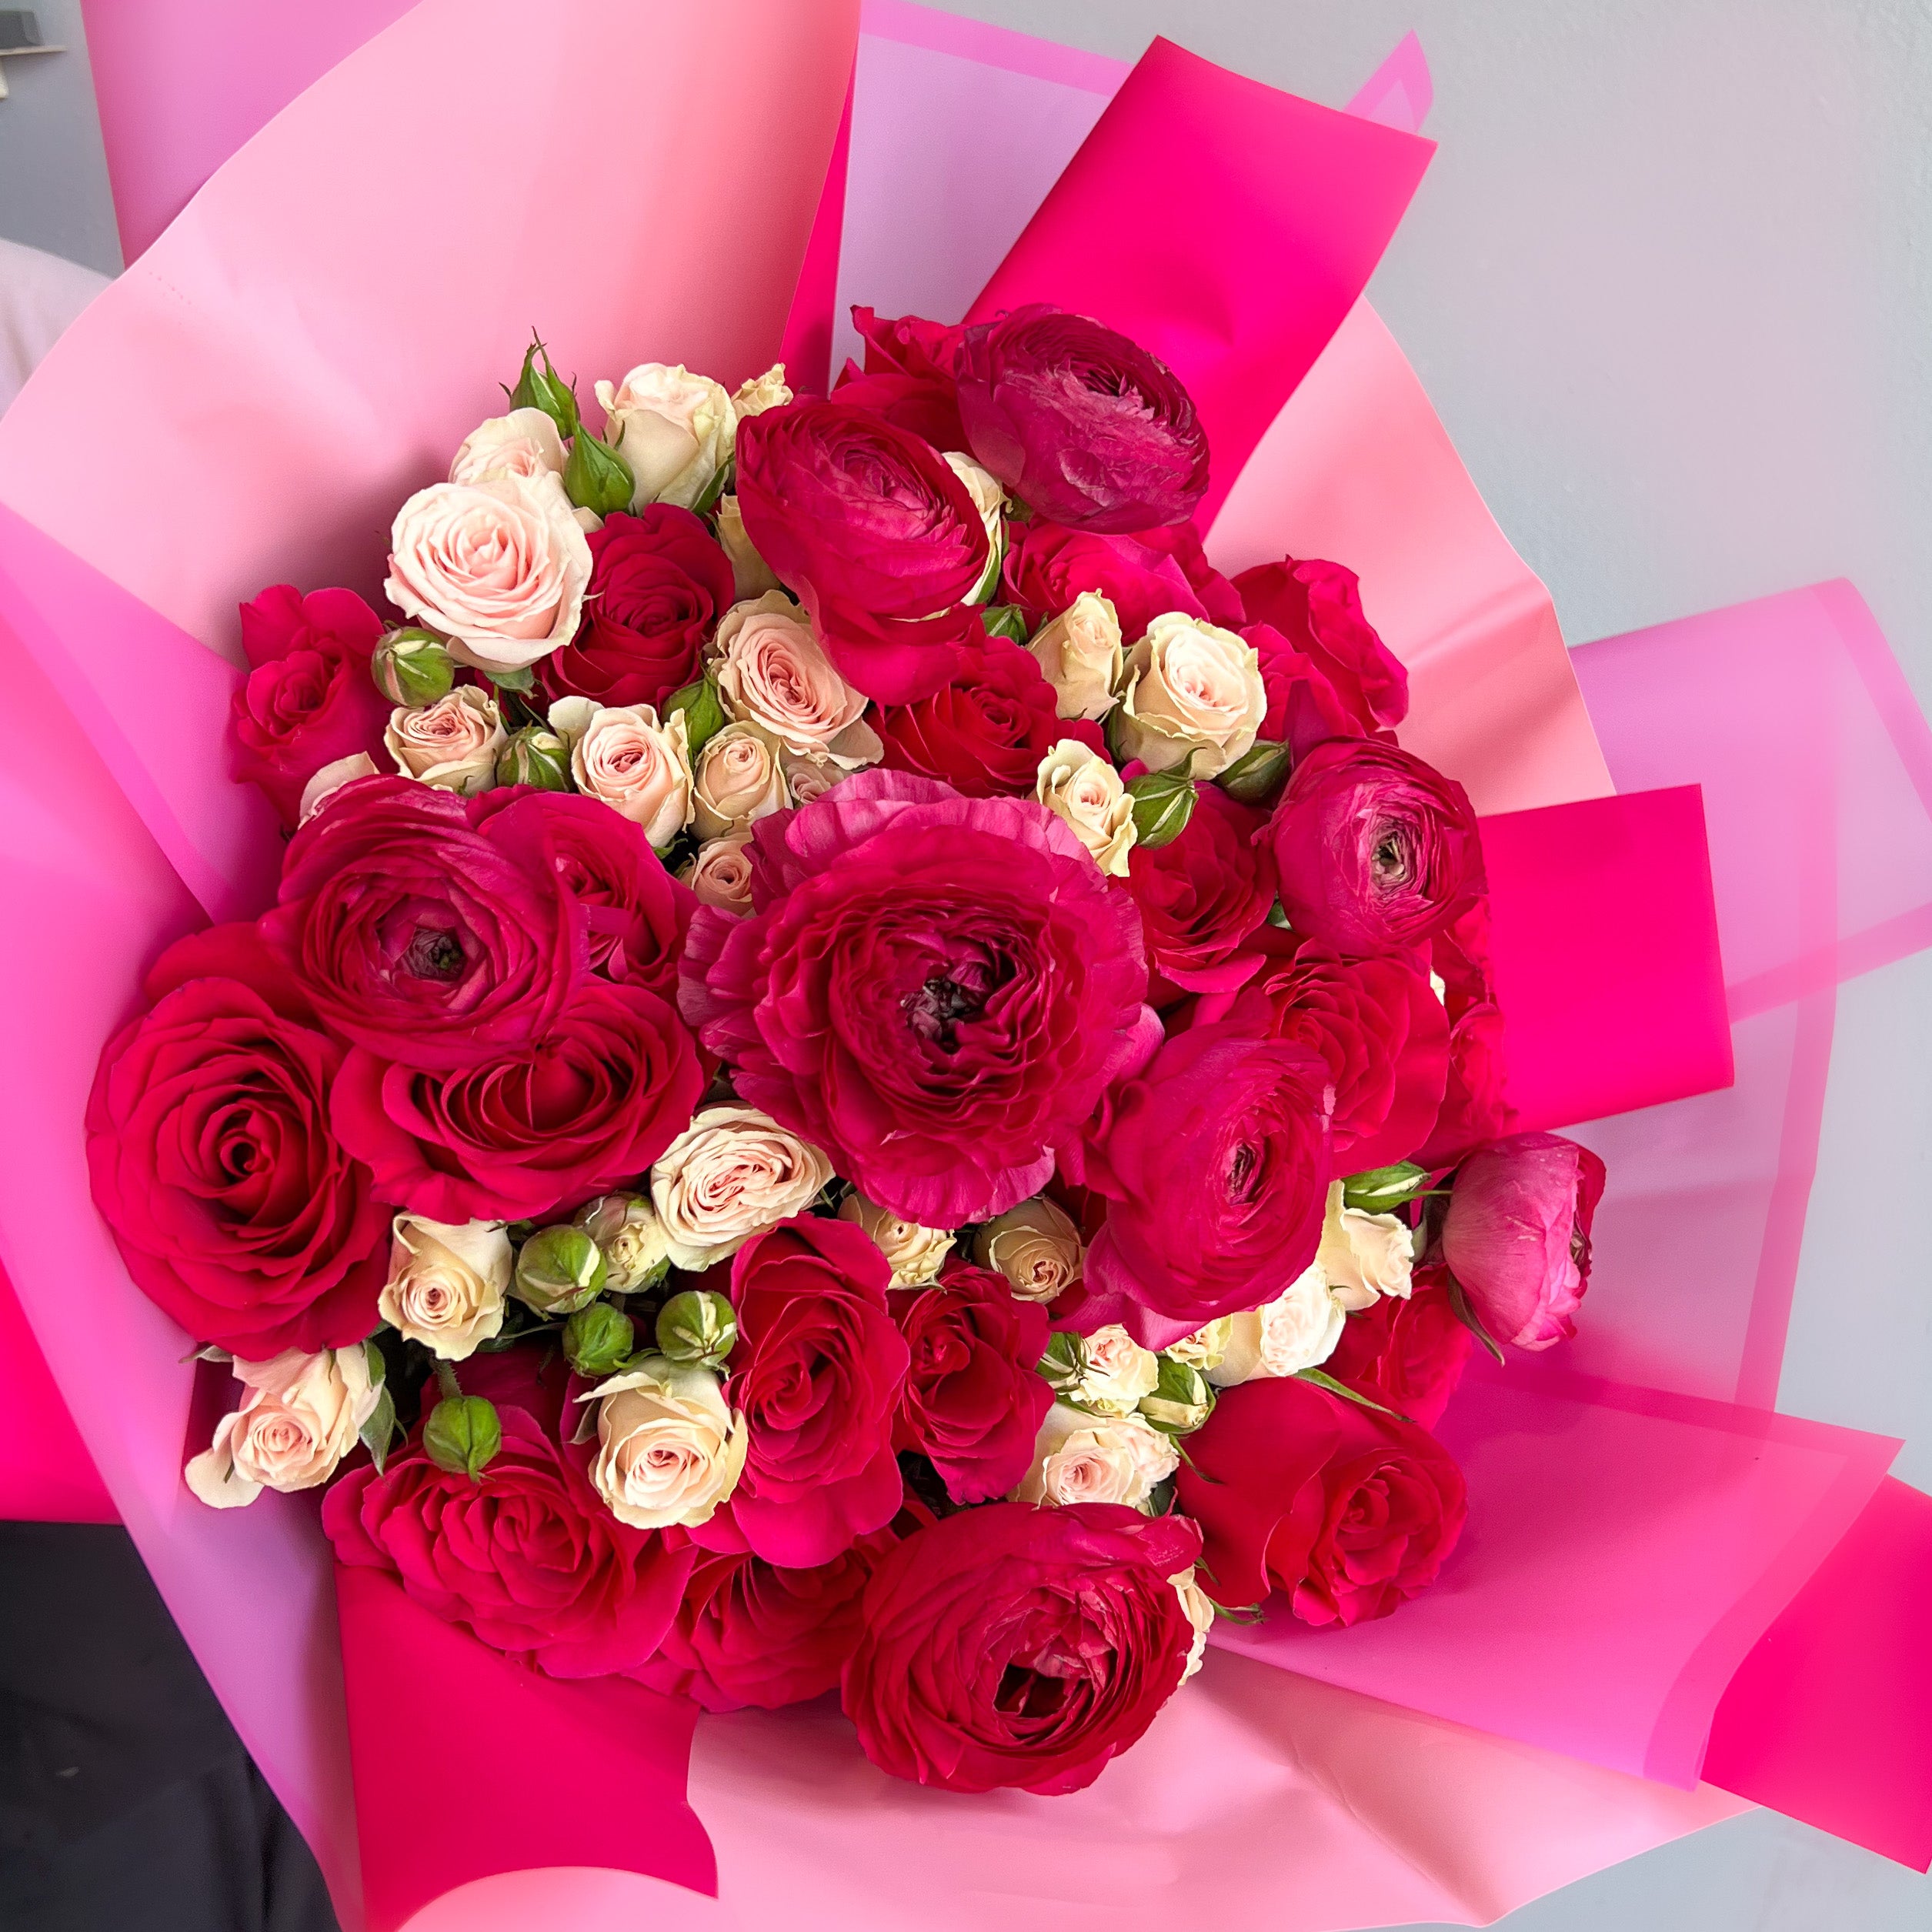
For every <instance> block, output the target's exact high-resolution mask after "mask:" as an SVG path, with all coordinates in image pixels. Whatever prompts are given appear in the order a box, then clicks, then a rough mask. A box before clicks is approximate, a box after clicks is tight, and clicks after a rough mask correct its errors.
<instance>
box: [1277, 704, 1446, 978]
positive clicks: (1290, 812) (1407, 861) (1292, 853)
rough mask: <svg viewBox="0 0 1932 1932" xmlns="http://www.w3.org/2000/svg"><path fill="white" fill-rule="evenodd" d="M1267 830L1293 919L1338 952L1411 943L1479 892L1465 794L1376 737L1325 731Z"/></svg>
mask: <svg viewBox="0 0 1932 1932" xmlns="http://www.w3.org/2000/svg"><path fill="white" fill-rule="evenodd" d="M1267 836H1268V839H1269V840H1270V843H1271V844H1272V846H1273V849H1274V856H1275V870H1276V876H1277V877H1278V879H1279V881H1280V889H1281V905H1282V909H1283V911H1284V912H1285V913H1286V914H1287V915H1288V923H1289V924H1290V926H1292V927H1293V929H1295V931H1296V932H1297V933H1306V934H1308V935H1310V936H1311V937H1313V938H1315V939H1326V941H1327V942H1328V943H1329V944H1330V945H1331V946H1334V947H1335V948H1336V949H1337V950H1338V951H1340V952H1342V953H1351V954H1353V953H1387V952H1393V951H1394V950H1396V949H1398V948H1400V947H1403V946H1413V945H1415V944H1416V943H1417V942H1419V941H1420V940H1423V939H1427V938H1428V937H1429V936H1430V934H1431V933H1434V932H1436V931H1437V930H1438V929H1440V928H1441V927H1443V926H1446V925H1448V924H1449V923H1450V921H1451V920H1452V919H1455V918H1456V917H1457V916H1458V915H1459V914H1460V913H1462V912H1463V911H1464V910H1465V909H1467V908H1468V907H1469V906H1471V905H1473V903H1475V902H1476V900H1477V899H1479V898H1480V896H1481V895H1482V893H1483V846H1482V842H1481V840H1480V838H1479V837H1478V836H1477V830H1476V815H1475V813H1473V812H1472V811H1471V810H1470V803H1469V798H1468V795H1467V793H1466V792H1464V791H1463V788H1462V787H1461V786H1460V785H1458V784H1457V783H1456V782H1455V781H1454V780H1453V779H1447V778H1444V777H1443V775H1442V773H1441V772H1438V771H1436V769H1434V768H1433V766H1428V765H1425V764H1424V763H1423V761H1422V760H1421V759H1420V758H1416V757H1413V756H1411V755H1410V753H1409V752H1405V751H1400V750H1398V749H1396V746H1393V745H1388V744H1383V743H1380V742H1378V741H1376V740H1374V739H1330V741H1329V742H1327V743H1326V744H1323V745H1317V746H1316V747H1315V748H1314V749H1313V750H1312V751H1310V752H1309V753H1308V754H1307V755H1306V756H1305V757H1304V758H1303V759H1301V761H1300V762H1299V763H1298V764H1297V765H1296V767H1295V769H1294V774H1293V776H1292V777H1291V778H1290V779H1289V781H1288V787H1287V789H1286V791H1284V792H1283V793H1282V795H1281V800H1280V803H1279V804H1278V805H1276V807H1275V813H1274V818H1273V822H1272V823H1270V826H1269V828H1268V833H1267Z"/></svg>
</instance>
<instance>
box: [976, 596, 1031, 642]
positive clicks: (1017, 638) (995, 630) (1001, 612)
mask: <svg viewBox="0 0 1932 1932" xmlns="http://www.w3.org/2000/svg"><path fill="white" fill-rule="evenodd" d="M979 622H981V623H982V624H983V626H985V627H986V635H987V636H989V637H1009V638H1011V639H1013V642H1015V643H1016V644H1024V643H1025V642H1026V613H1025V612H1023V611H1022V610H1021V609H1020V608H1019V606H1018V605H1017V604H986V605H983V606H982V607H981V609H980V612H979Z"/></svg>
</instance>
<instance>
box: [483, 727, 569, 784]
mask: <svg viewBox="0 0 1932 1932" xmlns="http://www.w3.org/2000/svg"><path fill="white" fill-rule="evenodd" d="M496 782H497V783H498V784H499V785H534V786H536V788H537V789H538V790H539V791H542V792H567V791H569V789H570V747H569V746H568V745H567V744H566V743H565V742H564V741H563V740H562V739H561V738H559V736H557V734H556V732H554V731H552V730H551V729H550V728H549V726H547V725H526V726H524V727H523V729H522V730H521V731H517V732H512V733H511V734H510V742H509V743H508V744H507V745H506V746H504V747H503V749H502V752H500V753H499V755H498V756H497V760H496Z"/></svg>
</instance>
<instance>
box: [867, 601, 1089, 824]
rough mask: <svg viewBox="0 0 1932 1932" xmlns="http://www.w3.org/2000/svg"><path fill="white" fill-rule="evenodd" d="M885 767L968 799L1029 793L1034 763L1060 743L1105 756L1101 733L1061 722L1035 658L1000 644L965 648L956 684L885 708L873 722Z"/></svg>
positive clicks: (1036, 772)
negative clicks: (937, 781) (934, 781)
mask: <svg viewBox="0 0 1932 1932" xmlns="http://www.w3.org/2000/svg"><path fill="white" fill-rule="evenodd" d="M873 723H874V725H875V726H876V728H877V730H878V732H879V737H880V739H882V740H883V742H884V744H885V747H886V756H885V758H884V759H883V762H884V764H885V765H886V767H887V769H889V770H892V771H896V772H918V773H919V775H920V776H923V777H926V778H936V779H940V780H942V781H943V782H945V783H946V784H948V785H950V786H952V787H953V789H954V790H955V791H956V792H963V793H964V794H965V795H966V796H967V797H968V798H979V799H983V798H990V797H992V796H993V795H994V794H995V793H996V792H1012V793H1015V794H1017V795H1021V796H1024V795H1026V794H1029V793H1030V792H1032V791H1033V782H1034V780H1035V779H1036V778H1037V777H1038V776H1039V761H1040V760H1041V759H1043V758H1044V757H1045V756H1046V754H1047V753H1048V752H1049V751H1051V750H1052V749H1053V747H1054V746H1055V745H1056V744H1058V743H1059V741H1060V740H1061V739H1063V738H1074V739H1079V742H1081V743H1082V744H1084V745H1089V746H1092V747H1093V749H1094V750H1096V752H1097V751H1099V750H1101V749H1103V745H1102V741H1101V737H1100V732H1099V727H1098V726H1094V725H1091V724H1089V723H1087V722H1086V721H1085V720H1084V719H1066V720H1063V719H1061V717H1060V715H1059V708H1058V700H1057V699H1056V696H1055V695H1054V691H1053V686H1051V685H1050V684H1049V683H1048V682H1046V679H1045V677H1044V676H1042V675H1041V672H1040V668H1039V660H1038V659H1036V657H1035V656H1033V653H1032V652H1030V651H1029V650H1026V649H1023V647H1022V646H1019V645H1018V644H1016V643H1013V642H1012V641H1011V640H1010V639H1006V638H1003V637H996V638H988V639H986V641H985V642H983V643H980V644H977V645H969V646H966V649H964V650H963V651H962V652H960V654H959V663H958V665H957V666H956V668H955V669H954V672H953V682H951V683H950V684H948V685H946V686H943V687H942V688H941V689H939V690H937V691H936V692H933V695H932V696H930V697H927V698H921V699H919V701H918V702H916V703H914V704H896V705H884V706H880V707H879V711H878V712H877V714H876V716H875V717H874V719H873Z"/></svg>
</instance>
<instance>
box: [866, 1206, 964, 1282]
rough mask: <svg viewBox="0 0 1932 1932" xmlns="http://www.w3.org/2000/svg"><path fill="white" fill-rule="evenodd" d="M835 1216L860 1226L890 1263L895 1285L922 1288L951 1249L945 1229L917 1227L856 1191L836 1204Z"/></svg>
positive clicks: (936, 1273) (932, 1279)
mask: <svg viewBox="0 0 1932 1932" xmlns="http://www.w3.org/2000/svg"><path fill="white" fill-rule="evenodd" d="M839 1220H842V1221H850V1222H852V1223H854V1224H855V1225H856V1226H859V1227H860V1228H862V1229H863V1230H865V1233H866V1236H868V1237H869V1240H871V1242H872V1243H873V1246H875V1247H876V1248H877V1249H878V1250H879V1253H881V1254H883V1256H885V1257H886V1260H887V1261H888V1262H889V1263H891V1265H892V1270H893V1279H892V1283H891V1285H892V1286H893V1287H895V1288H923V1287H926V1286H927V1285H928V1284H929V1283H932V1282H935V1281H936V1280H938V1279H939V1270H940V1269H941V1268H943V1266H945V1265H946V1256H948V1255H949V1254H950V1253H952V1252H953V1233H952V1230H950V1229H949V1228H928V1227H921V1226H919V1223H918V1222H916V1221H907V1220H902V1219H901V1218H900V1217H899V1216H898V1215H896V1214H895V1213H893V1211H892V1210H890V1209H889V1208H884V1207H881V1206H879V1203H877V1202H876V1201H869V1200H866V1197H865V1196H864V1195H863V1194H861V1193H858V1192H856V1190H855V1191H854V1192H853V1193H849V1194H848V1195H847V1196H846V1197H845V1199H844V1200H843V1201H841V1202H840V1203H839Z"/></svg>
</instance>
